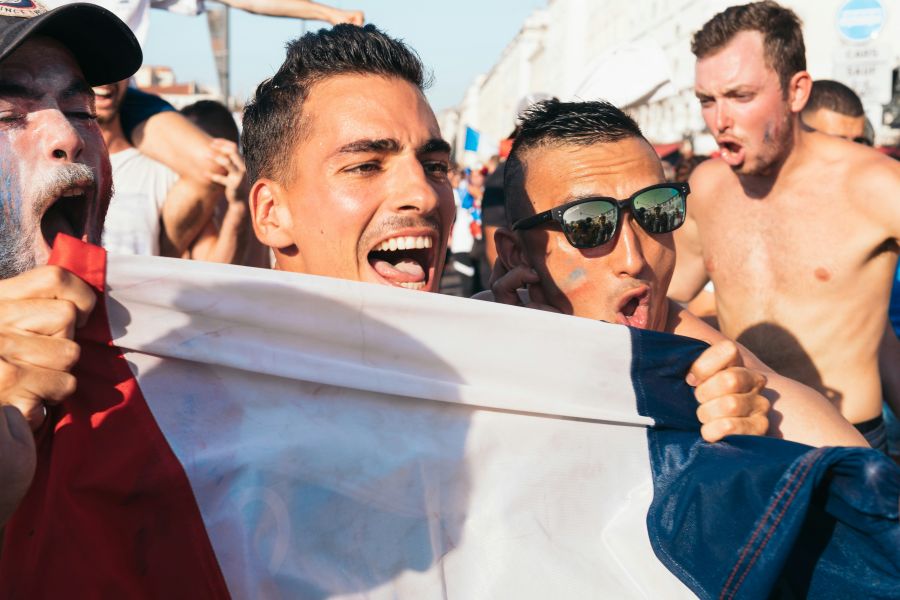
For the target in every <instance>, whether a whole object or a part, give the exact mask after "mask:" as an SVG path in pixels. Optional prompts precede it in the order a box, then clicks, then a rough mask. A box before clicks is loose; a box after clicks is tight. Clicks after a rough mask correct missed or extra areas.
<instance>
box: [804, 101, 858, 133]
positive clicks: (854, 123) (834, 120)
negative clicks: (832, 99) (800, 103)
mask: <svg viewBox="0 0 900 600" xmlns="http://www.w3.org/2000/svg"><path fill="white" fill-rule="evenodd" d="M803 123H805V124H806V125H807V126H808V127H812V128H813V129H815V130H816V131H819V132H821V133H825V134H827V135H834V136H837V137H841V138H844V139H845V140H850V141H853V140H856V139H860V138H862V137H863V136H864V135H865V133H866V117H865V116H864V115H862V116H859V117H851V116H849V115H842V114H841V113H839V112H835V111H833V110H828V109H827V108H820V109H819V110H815V111H804V113H803Z"/></svg>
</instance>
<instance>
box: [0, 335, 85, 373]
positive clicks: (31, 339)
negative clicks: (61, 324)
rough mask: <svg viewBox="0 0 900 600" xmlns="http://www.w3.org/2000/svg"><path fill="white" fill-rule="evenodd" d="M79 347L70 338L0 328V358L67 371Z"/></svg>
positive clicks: (72, 365)
mask: <svg viewBox="0 0 900 600" xmlns="http://www.w3.org/2000/svg"><path fill="white" fill-rule="evenodd" d="M80 355H81V348H80V347H79V346H78V344H76V343H75V342H73V341H72V340H69V339H66V338H56V337H49V336H45V335H28V334H21V333H18V332H16V331H12V330H6V331H2V330H0V360H3V361H6V362H9V363H19V364H27V365H32V366H35V367H41V368H44V369H52V370H55V371H68V370H70V369H71V368H72V367H74V366H75V363H77V362H78V357H79V356H80Z"/></svg>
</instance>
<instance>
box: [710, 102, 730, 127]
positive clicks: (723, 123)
mask: <svg viewBox="0 0 900 600" xmlns="http://www.w3.org/2000/svg"><path fill="white" fill-rule="evenodd" d="M713 110H715V111H716V114H715V125H716V131H717V132H719V133H722V132H724V131H726V130H727V129H728V128H730V127H731V112H730V111H729V110H728V107H727V106H726V105H725V103H724V102H716V107H715V109H713Z"/></svg>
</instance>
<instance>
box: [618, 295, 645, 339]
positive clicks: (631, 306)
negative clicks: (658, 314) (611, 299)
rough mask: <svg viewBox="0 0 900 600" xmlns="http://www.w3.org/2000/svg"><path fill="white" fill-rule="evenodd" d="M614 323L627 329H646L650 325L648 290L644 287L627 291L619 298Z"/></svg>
mask: <svg viewBox="0 0 900 600" xmlns="http://www.w3.org/2000/svg"><path fill="white" fill-rule="evenodd" d="M616 322H617V323H619V324H621V325H628V326H629V327H637V328H638V329H647V326H648V324H649V323H650V288H649V287H648V286H646V285H642V286H640V287H636V288H634V289H632V290H629V291H628V292H626V293H625V294H623V295H622V297H621V298H619V302H618V305H617V307H616Z"/></svg>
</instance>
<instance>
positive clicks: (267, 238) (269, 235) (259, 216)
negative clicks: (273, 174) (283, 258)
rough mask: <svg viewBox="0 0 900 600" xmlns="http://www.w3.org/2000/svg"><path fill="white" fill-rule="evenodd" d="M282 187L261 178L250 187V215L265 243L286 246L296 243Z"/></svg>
mask: <svg viewBox="0 0 900 600" xmlns="http://www.w3.org/2000/svg"><path fill="white" fill-rule="evenodd" d="M282 195H283V192H282V189H281V186H279V185H278V184H277V183H276V182H274V181H272V180H271V179H259V180H258V181H257V182H256V183H254V184H253V187H251V188H250V217H251V219H252V221H253V231H254V233H256V237H257V238H258V239H259V241H260V242H262V243H263V244H264V245H266V246H268V247H270V248H286V247H288V246H292V245H293V244H294V240H293V238H292V237H291V227H292V223H293V221H292V220H291V219H292V218H291V212H290V211H289V210H288V208H287V206H285V204H284V202H283V201H282V199H281V198H282Z"/></svg>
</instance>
